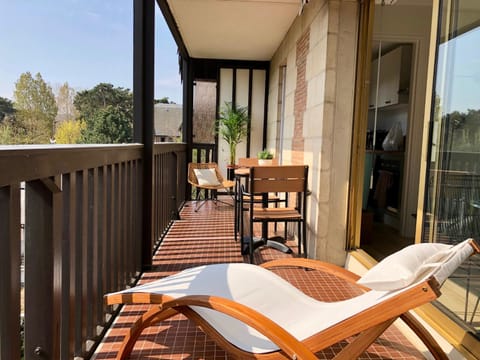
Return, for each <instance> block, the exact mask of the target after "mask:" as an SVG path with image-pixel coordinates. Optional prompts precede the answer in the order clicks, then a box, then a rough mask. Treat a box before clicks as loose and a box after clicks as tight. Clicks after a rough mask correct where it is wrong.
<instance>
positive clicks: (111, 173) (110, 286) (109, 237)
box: [105, 165, 116, 292]
mask: <svg viewBox="0 0 480 360" xmlns="http://www.w3.org/2000/svg"><path fill="white" fill-rule="evenodd" d="M114 177H115V167H114V166H113V165H109V166H107V178H106V183H107V184H106V186H107V198H106V200H107V203H106V207H105V211H106V217H107V234H106V244H105V245H106V248H105V255H106V262H105V266H106V269H107V271H105V278H106V290H107V292H110V291H114V290H115V289H116V287H115V286H114V284H115V279H116V277H115V270H116V269H115V268H114V256H113V246H112V241H113V233H114V231H113V226H114V225H113V218H114V217H115V214H114V212H113V211H114V208H115V206H114V199H113V198H114ZM108 269H110V271H108Z"/></svg>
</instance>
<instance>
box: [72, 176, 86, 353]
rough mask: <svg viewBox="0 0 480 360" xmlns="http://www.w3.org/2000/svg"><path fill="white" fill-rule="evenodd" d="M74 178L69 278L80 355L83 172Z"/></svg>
mask: <svg viewBox="0 0 480 360" xmlns="http://www.w3.org/2000/svg"><path fill="white" fill-rule="evenodd" d="M73 178H75V183H73V182H72V187H71V192H72V193H71V196H72V198H73V202H72V204H71V207H72V208H73V211H74V214H75V215H74V216H72V221H73V223H72V229H73V230H74V233H73V234H71V236H72V239H71V244H72V245H71V247H70V260H71V267H70V271H71V273H70V279H71V281H72V283H71V286H72V287H73V289H71V291H72V294H73V297H74V298H73V299H72V302H71V303H73V312H74V322H73V325H74V330H75V337H74V339H75V347H74V355H75V356H81V354H82V350H83V349H82V345H83V342H82V335H83V334H82V325H83V293H82V280H83V279H82V263H83V258H84V254H83V246H82V240H83V226H82V223H83V211H82V209H83V194H82V190H83V189H82V188H83V172H82V171H77V172H75V173H74V174H72V180H73Z"/></svg>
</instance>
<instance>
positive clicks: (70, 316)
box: [60, 174, 75, 359]
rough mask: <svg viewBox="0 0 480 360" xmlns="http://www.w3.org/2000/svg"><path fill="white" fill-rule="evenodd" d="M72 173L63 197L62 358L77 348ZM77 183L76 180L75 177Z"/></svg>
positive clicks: (63, 191)
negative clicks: (73, 272) (73, 263)
mask: <svg viewBox="0 0 480 360" xmlns="http://www.w3.org/2000/svg"><path fill="white" fill-rule="evenodd" d="M71 182H72V174H65V175H64V176H63V179H62V188H63V190H62V198H63V209H64V215H63V222H62V260H61V264H62V309H61V316H62V321H61V324H60V329H61V330H60V333H61V338H62V341H61V343H62V345H61V359H67V358H72V357H73V353H74V349H75V338H74V335H75V334H74V331H73V329H72V328H73V326H74V325H73V324H74V321H75V316H74V306H75V304H74V302H73V297H72V293H71V291H72V290H73V288H72V287H71V284H72V279H73V275H72V272H71V263H72V261H75V259H73V260H72V261H70V258H71V255H72V250H71V249H70V246H72V241H71V240H72V236H75V228H74V226H73V225H72V222H73V219H74V217H75V208H74V205H73V202H74V201H75V199H74V197H73V194H72V191H71V187H72V184H71ZM73 183H74V185H75V180H74V179H73Z"/></svg>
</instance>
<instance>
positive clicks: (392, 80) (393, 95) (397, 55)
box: [369, 45, 412, 109]
mask: <svg viewBox="0 0 480 360" xmlns="http://www.w3.org/2000/svg"><path fill="white" fill-rule="evenodd" d="M411 62H412V47H411V45H400V46H398V47H396V48H394V49H393V50H390V51H389V52H387V53H385V54H384V55H382V56H381V57H380V58H377V59H375V60H374V61H373V62H372V69H371V78H370V100H369V108H370V109H374V108H384V107H387V106H392V105H397V104H403V103H408V95H409V86H410V70H411ZM379 67H380V68H379ZM377 88H378V96H377Z"/></svg>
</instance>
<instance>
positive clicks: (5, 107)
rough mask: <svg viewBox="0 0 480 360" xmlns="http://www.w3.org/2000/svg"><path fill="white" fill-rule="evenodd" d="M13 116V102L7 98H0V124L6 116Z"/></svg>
mask: <svg viewBox="0 0 480 360" xmlns="http://www.w3.org/2000/svg"><path fill="white" fill-rule="evenodd" d="M14 114H15V108H14V107H13V102H12V101H10V100H9V99H7V98H3V97H1V96H0V122H1V121H3V119H4V118H5V117H7V116H9V117H11V116H13V115H14Z"/></svg>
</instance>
